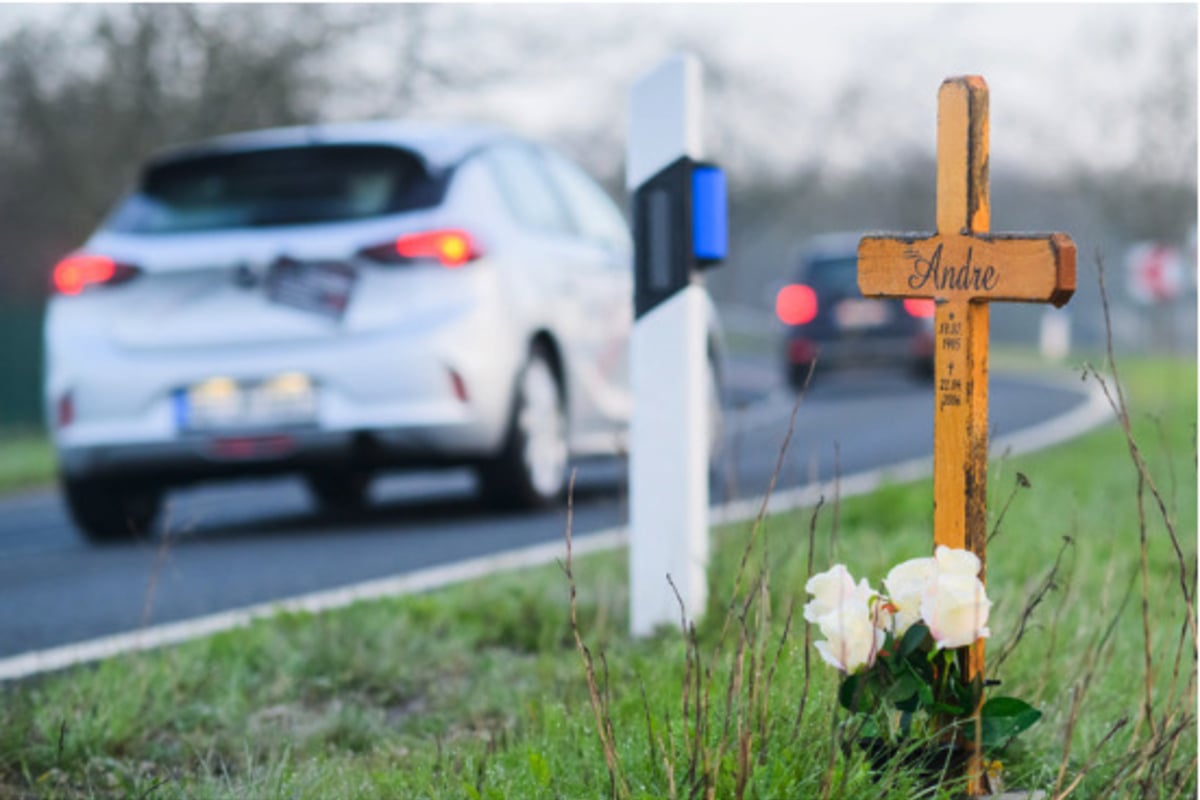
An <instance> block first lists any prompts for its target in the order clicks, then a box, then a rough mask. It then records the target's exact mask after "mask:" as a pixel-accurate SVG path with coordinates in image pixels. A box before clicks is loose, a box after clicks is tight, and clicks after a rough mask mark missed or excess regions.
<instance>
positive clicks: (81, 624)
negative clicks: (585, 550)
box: [0, 364, 1081, 657]
mask: <svg viewBox="0 0 1200 800" xmlns="http://www.w3.org/2000/svg"><path fill="white" fill-rule="evenodd" d="M731 375H732V376H733V379H732V381H733V385H732V386H731V391H730V398H731V403H732V405H731V407H730V408H729V409H728V410H727V411H726V422H727V434H728V435H727V454H728V468H727V469H726V470H725V475H724V476H723V479H722V480H721V481H720V482H719V486H718V488H717V491H716V492H715V496H714V498H713V499H714V502H716V501H719V500H721V499H724V498H734V497H748V496H755V495H759V494H761V493H762V492H763V491H764V490H765V489H766V487H767V485H768V482H769V480H770V477H771V474H772V472H773V471H774V468H775V464H776V460H777V458H778V455H779V449H780V445H781V443H782V441H783V439H784V435H785V432H786V430H787V427H788V418H789V416H790V412H791V410H792V405H793V399H794V398H793V396H791V395H789V394H788V393H786V392H784V391H782V390H781V389H780V387H779V386H778V381H777V376H776V374H775V371H774V370H773V369H768V368H765V367H764V366H763V365H761V364H759V365H755V364H741V365H737V368H736V369H733V370H731ZM990 395H991V401H990V405H991V420H990V425H991V430H992V432H993V435H994V436H995V435H1001V434H1007V433H1013V432H1015V431H1017V430H1019V429H1021V428H1023V427H1026V426H1029V425H1032V424H1035V423H1038V422H1043V421H1045V420H1046V419H1047V418H1050V417H1053V416H1056V415H1058V414H1061V413H1063V412H1065V411H1067V410H1068V409H1070V408H1072V407H1074V406H1075V405H1076V404H1078V403H1079V402H1080V399H1081V398H1080V395H1079V394H1076V393H1074V392H1071V391H1070V390H1067V389H1062V388H1055V387H1048V386H1046V385H1043V384H1040V383H1037V382H1033V381H1030V380H1026V379H1021V378H1018V377H1012V376H1004V375H999V374H993V375H992V379H991V386H990ZM932 408H933V392H932V387H931V386H930V385H925V384H920V383H916V382H914V381H912V380H910V379H908V378H907V377H906V376H904V375H900V374H891V373H857V374H851V373H846V374H834V375H830V376H828V377H827V378H825V379H823V380H819V381H818V382H816V383H815V385H814V386H813V387H812V389H811V390H810V392H809V394H808V395H807V396H806V397H805V399H804V401H803V404H802V406H801V409H800V411H799V413H798V415H797V419H796V427H795V430H794V434H793V438H792V443H791V445H790V447H789V449H788V452H787V457H786V459H785V462H784V466H783V468H782V470H781V472H780V475H779V481H778V486H779V487H780V488H785V487H791V486H799V485H803V484H805V483H808V482H811V481H814V480H826V479H829V478H831V477H833V475H834V474H835V470H837V471H838V472H839V474H841V475H849V474H852V473H855V472H859V471H862V470H866V469H870V468H874V467H880V466H886V465H889V464H894V463H898V462H901V461H904V460H907V459H911V458H915V457H919V456H924V455H928V454H929V452H930V450H931V446H932V437H933V412H932ZM624 475H625V466H624V464H623V463H618V462H614V461H608V462H601V463H590V464H584V465H582V466H581V467H580V471H579V476H578V481H577V490H576V503H575V522H574V532H575V535H576V536H577V537H582V536H584V535H586V534H587V533H588V532H595V531H599V530H602V529H606V528H610V527H612V526H617V525H624V524H625V523H626V522H627V519H628V513H627V504H626V502H625V487H624ZM472 489H473V479H472V478H471V476H470V474H469V473H466V472H444V473H429V474H419V475H406V476H388V477H385V478H383V479H381V480H380V481H379V482H378V483H377V485H376V486H375V487H374V489H373V492H374V500H375V503H374V504H373V506H372V508H371V509H370V510H369V511H368V512H367V513H366V514H364V515H362V516H360V517H357V518H354V519H337V518H332V517H321V516H317V515H316V514H315V513H314V512H313V511H312V509H311V506H310V504H309V501H308V498H307V496H306V495H305V493H304V490H303V488H302V486H301V484H300V483H299V482H298V481H294V480H290V479H273V480H266V481H254V482H243V483H237V484H227V485H222V486H210V487H204V488H195V489H189V490H185V491H179V492H176V493H175V494H173V495H171V497H170V500H169V505H168V518H167V519H168V524H169V530H170V535H169V537H168V538H167V539H165V540H161V539H160V540H159V541H150V542H143V543H137V544H130V545H124V546H111V547H100V548H97V547H93V546H89V545H88V544H86V543H85V542H84V541H83V540H82V539H81V538H80V537H79V536H78V535H77V534H76V532H75V530H74V529H73V527H72V525H71V523H70V521H69V520H68V518H67V515H66V511H65V509H64V508H63V505H62V502H61V500H60V499H59V497H58V496H57V494H56V493H55V492H53V491H50V490H43V491H36V492H28V493H24V494H20V495H16V496H10V497H8V498H3V499H0V608H2V609H3V612H4V613H2V614H0V657H5V656H11V655H16V654H19V653H24V652H27V651H31V650H36V649H40V648H45V647H51V646H55V645H61V644H67V643H71V642H76V641H81V640H85V639H90V638H93V637H97V636H103V635H106V634H111V633H118V632H123V631H129V630H134V629H137V628H139V627H141V626H144V625H147V624H152V623H161V622H170V621H176V620H181V619H186V618H189V617H194V616H199V615H203V614H211V613H214V612H217V611H222V610H225V609H231V608H237V607H241V606H246V605H250V604H254V603H261V602H265V601H270V600H273V599H278V598H284V597H289V596H293V595H297V594H302V593H305V592H311V591H316V590H319V589H327V588H332V587H337V586H342V585H346V584H350V583H354V582H357V581H363V580H368V579H371V578H378V577H382V576H386V575H392V574H397V573H404V572H409V571H413V570H418V569H421V568H423V567H429V566H434V565H441V564H447V563H450V562H453V561H455V560H459V559H464V558H469V557H476V556H480V555H485V554H488V553H492V552H499V551H502V550H507V549H512V548H516V547H521V546H525V545H530V544H535V543H539V542H544V541H549V540H553V539H556V538H560V537H562V535H563V530H564V523H565V511H560V510H554V511H546V512H542V513H533V514H506V515H497V514H495V513H492V512H490V511H487V510H486V509H484V508H483V507H482V506H480V505H479V504H478V503H477V502H476V501H475V500H474V498H473V496H472Z"/></svg>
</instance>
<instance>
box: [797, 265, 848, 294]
mask: <svg viewBox="0 0 1200 800" xmlns="http://www.w3.org/2000/svg"><path fill="white" fill-rule="evenodd" d="M804 282H805V283H807V284H808V285H809V286H811V287H812V288H813V289H814V290H815V291H816V292H817V293H818V294H829V295H857V294H859V289H858V259H857V257H855V258H827V259H820V260H817V261H811V262H809V264H808V269H807V270H806V272H805V278H804Z"/></svg>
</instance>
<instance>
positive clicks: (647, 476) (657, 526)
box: [626, 55, 709, 636]
mask: <svg viewBox="0 0 1200 800" xmlns="http://www.w3.org/2000/svg"><path fill="white" fill-rule="evenodd" d="M700 87H701V84H700V64H699V62H698V61H697V60H696V59H695V58H694V57H692V56H687V55H679V56H674V57H671V58H669V59H667V60H665V61H664V62H662V63H661V64H660V65H659V66H658V67H656V68H655V69H654V70H652V71H651V72H650V73H649V74H647V75H646V76H645V77H643V78H642V79H641V80H640V81H638V83H637V84H636V85H635V86H634V87H633V92H632V98H631V106H630V123H629V144H628V148H629V149H628V159H627V169H626V188H627V189H628V190H629V192H630V193H631V194H633V195H635V200H634V216H635V220H634V229H635V239H636V245H637V255H636V262H637V266H636V271H635V273H636V274H635V278H634V281H635V320H634V325H633V334H632V342H631V373H632V374H631V380H632V388H633V418H632V423H631V430H630V436H631V442H630V470H629V473H630V476H629V480H630V486H629V495H630V545H629V559H630V570H629V573H630V574H629V579H630V628H631V631H632V633H633V635H634V636H644V635H647V634H650V633H651V632H653V631H654V629H655V628H657V627H659V626H660V625H674V626H679V624H680V618H681V614H680V608H679V599H677V598H676V596H675V592H674V591H673V590H672V588H671V585H670V583H668V581H667V576H668V575H669V576H670V578H671V581H672V582H673V583H674V585H675V588H676V589H677V590H678V592H679V598H680V599H682V601H683V603H684V607H685V609H686V614H687V616H688V617H689V618H695V617H698V616H699V615H700V614H702V613H703V611H704V607H705V603H706V600H707V596H708V591H707V585H706V573H705V570H706V567H707V564H708V549H709V548H708V463H709V453H708V447H709V445H708V433H707V431H708V413H709V412H708V405H707V401H706V398H707V396H708V393H707V385H706V381H707V379H708V378H707V363H706V328H707V326H706V321H705V314H706V297H705V294H704V289H703V288H702V287H701V286H700V285H699V284H698V282H697V279H696V277H695V275H694V271H693V270H692V269H691V268H690V263H691V258H690V253H691V249H692V242H691V241H685V238H689V239H690V224H684V225H680V224H678V223H679V222H680V220H683V219H687V217H686V215H687V214H689V213H690V208H687V206H689V205H690V201H689V200H686V199H684V198H681V197H680V196H679V194H680V193H679V192H678V191H675V189H677V188H678V187H679V185H680V183H679V180H678V177H679V175H678V174H677V173H679V170H676V169H674V168H673V166H678V162H679V161H680V159H690V160H691V161H696V160H699V158H700V155H701V153H700V148H701V145H700V91H701V88H700ZM685 163H690V162H685ZM687 180H688V181H690V180H691V177H690V172H688V173H687ZM689 186H690V183H689Z"/></svg>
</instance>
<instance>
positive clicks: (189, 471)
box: [46, 318, 521, 484]
mask: <svg viewBox="0 0 1200 800" xmlns="http://www.w3.org/2000/svg"><path fill="white" fill-rule="evenodd" d="M463 322H464V324H460V325H455V326H449V327H448V328H446V329H443V330H441V331H438V332H436V333H435V334H434V335H425V336H422V337H421V338H420V339H415V338H412V337H404V336H395V335H390V336H389V335H381V334H372V335H363V336H358V337H343V338H340V339H337V340H333V339H331V340H329V341H321V342H315V343H305V344H303V345H288V346H273V347H265V346H264V347H242V348H224V349H221V350H213V351H205V350H194V351H175V352H172V353H169V354H147V353H132V354H131V353H124V352H120V351H118V350H115V349H111V348H105V347H93V348H91V350H90V351H89V353H88V357H87V358H80V357H78V356H77V355H76V354H75V353H71V355H72V358H70V360H66V359H60V360H59V361H57V362H54V361H52V362H51V364H50V368H49V369H48V376H47V378H48V379H47V385H46V403H47V417H46V418H47V419H48V420H50V421H51V422H52V424H53V423H54V421H55V420H56V419H57V418H58V414H59V412H58V406H59V404H60V402H61V398H62V397H64V396H66V395H69V396H70V398H71V406H72V413H71V417H72V419H71V421H70V423H69V424H67V425H63V426H55V429H54V430H53V431H52V434H53V438H54V441H55V444H56V447H57V449H58V454H59V463H60V467H61V470H62V472H63V473H64V474H65V475H66V476H68V477H74V478H79V477H104V476H120V475H136V476H139V477H141V478H143V479H148V480H156V481H159V482H161V483H163V484H176V483H182V482H188V481H191V480H198V479H203V478H214V477H237V476H241V475H251V474H263V473H280V472H294V471H297V470H305V469H312V468H318V467H322V466H337V465H342V464H347V465H348V464H362V465H367V466H381V467H382V466H407V465H413V466H436V465H444V464H456V463H457V464H461V463H472V462H474V461H477V460H478V459H480V458H484V457H487V456H488V455H490V454H492V453H494V452H495V451H497V450H498V449H499V447H500V446H501V444H502V440H503V436H504V434H505V431H506V429H507V422H508V416H509V413H510V406H511V397H512V381H513V375H515V373H516V364H517V362H518V359H519V357H520V355H521V350H520V349H519V347H518V346H517V343H516V340H513V341H508V340H507V339H508V337H506V336H504V335H497V333H496V332H495V331H494V330H493V331H492V333H491V334H490V336H489V337H483V338H481V335H480V332H479V331H478V330H476V327H477V326H478V325H479V324H481V322H480V320H479V319H478V318H475V319H471V320H469V321H463ZM479 341H487V342H488V347H487V348H480V347H478V346H477V343H478V342H479ZM285 371H290V372H303V373H305V374H306V375H308V376H310V378H311V379H312V381H313V382H314V384H315V385H316V386H317V412H316V417H315V420H314V422H313V424H310V425H307V426H305V427H302V428H274V429H272V428H259V429H255V430H239V431H220V432H215V431H214V432H205V433H203V434H200V433H194V432H187V431H184V430H181V429H180V426H179V423H178V421H177V419H176V411H175V404H174V395H175V393H176V392H177V391H179V390H180V389H182V388H185V387H187V386H190V385H193V384H195V383H198V382H200V381H204V380H208V379H210V378H212V377H214V376H223V377H229V378H232V379H233V380H235V381H247V382H251V381H256V380H263V379H266V378H269V377H270V376H273V375H278V374H280V373H281V372H285ZM454 375H457V376H458V378H459V380H458V381H455V379H454V377H453V376H454ZM456 384H457V386H456ZM460 388H461V389H465V395H466V396H465V398H464V397H463V396H462V395H461V394H460V391H458V390H457V389H460Z"/></svg>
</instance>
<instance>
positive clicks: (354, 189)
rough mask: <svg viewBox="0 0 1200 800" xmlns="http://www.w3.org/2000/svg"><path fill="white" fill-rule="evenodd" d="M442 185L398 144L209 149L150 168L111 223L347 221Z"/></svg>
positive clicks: (221, 225)
mask: <svg viewBox="0 0 1200 800" xmlns="http://www.w3.org/2000/svg"><path fill="white" fill-rule="evenodd" d="M443 188H444V187H443V182H442V181H439V180H436V179H434V178H432V177H431V176H429V175H428V174H427V173H426V171H425V168H424V166H423V165H422V164H421V162H420V161H419V160H418V159H417V158H416V156H414V155H413V154H411V153H408V152H406V151H404V150H399V149H396V148H393V147H382V146H352V147H351V146H334V145H322V146H306V147H291V148H280V149H272V150H261V151H251V152H238V153H225V154H220V155H206V156H200V157H194V158H185V159H176V160H172V161H169V162H166V163H163V164H160V165H157V166H153V167H150V168H149V169H147V170H146V171H145V172H144V174H143V176H142V182H141V186H140V188H139V190H138V191H137V192H135V193H134V194H133V195H131V196H130V197H128V198H127V199H126V200H125V201H124V202H123V203H122V204H121V205H120V206H119V207H118V209H117V210H116V212H115V213H114V214H113V215H112V217H111V218H110V219H109V221H108V223H107V225H106V227H108V228H109V229H110V230H116V231H122V232H126V233H174V232H182V231H206V230H222V229H229V228H254V227H264V226H271V225H304V224H312V223H319V222H340V221H346V220H355V219H365V218H369V217H377V216H382V215H385V214H395V213H398V212H402V211H410V210H413V209H417V208H426V207H429V206H434V205H437V204H438V203H439V202H440V201H441V195H442V189H443Z"/></svg>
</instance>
